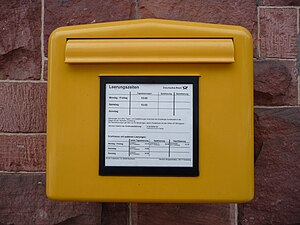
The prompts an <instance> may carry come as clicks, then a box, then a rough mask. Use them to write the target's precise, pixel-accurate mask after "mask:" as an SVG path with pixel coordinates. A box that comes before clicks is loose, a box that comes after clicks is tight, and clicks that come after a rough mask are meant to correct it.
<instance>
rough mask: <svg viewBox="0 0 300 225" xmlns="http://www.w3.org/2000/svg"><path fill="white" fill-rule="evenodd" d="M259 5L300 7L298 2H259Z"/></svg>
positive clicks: (268, 0) (282, 0) (262, 0)
mask: <svg viewBox="0 0 300 225" xmlns="http://www.w3.org/2000/svg"><path fill="white" fill-rule="evenodd" d="M259 5H272V6H300V1H299V0H259Z"/></svg>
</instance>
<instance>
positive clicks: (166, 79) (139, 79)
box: [99, 76, 200, 177]
mask: <svg viewBox="0 0 300 225" xmlns="http://www.w3.org/2000/svg"><path fill="white" fill-rule="evenodd" d="M99 78H100V79H99V80H100V124H99V131H100V132H99V140H100V141H99V164H100V165H99V175H100V176H178V177H193V176H199V89H198V86H199V80H200V77H199V76H99ZM106 83H119V84H120V83H121V84H132V83H135V84H193V166H192V167H153V166H152V167H150V166H149V167H144V166H143V167H141V166H138V167H134V166H130V167H129V166H105V132H106V131H105V114H106V113H105V110H106V108H105V105H106V104H105V103H106Z"/></svg>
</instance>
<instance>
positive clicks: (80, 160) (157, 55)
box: [46, 19, 254, 202]
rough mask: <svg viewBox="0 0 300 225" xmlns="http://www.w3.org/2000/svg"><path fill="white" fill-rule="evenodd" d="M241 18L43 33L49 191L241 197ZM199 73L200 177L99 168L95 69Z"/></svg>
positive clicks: (62, 195)
mask: <svg viewBox="0 0 300 225" xmlns="http://www.w3.org/2000/svg"><path fill="white" fill-rule="evenodd" d="M252 51H253V50H252V38H251V35H250V33H249V32H248V31H247V30H246V29H244V28H242V27H238V26H228V25H214V24H204V23H194V22H179V21H167V20H156V19H145V20H133V21H122V22H110V23H102V24H90V25H80V26H70V27H62V28H59V29H57V30H55V31H54V32H53V33H52V34H51V36H50V38H49V54H48V59H49V61H48V74H49V75H48V111H47V171H46V178H47V185H46V186H47V196H48V197H49V198H50V199H57V200H76V201H103V202H105V201H110V202H246V201H249V200H251V199H252V198H253V195H254V154H253V145H254V144H253V143H254V141H253V55H252ZM185 75H186V76H196V77H198V78H199V93H198V98H199V137H198V138H199V168H200V176H198V177H154V176H153V177H151V176H147V177H146V176H145V177H143V176H100V175H99V173H98V171H99V144H100V143H99V141H100V140H99V135H100V132H101V131H100V128H99V119H100V111H99V110H100V103H99V102H100V81H99V76H172V77H176V76H185Z"/></svg>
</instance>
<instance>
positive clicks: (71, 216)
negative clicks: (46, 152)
mask: <svg viewBox="0 0 300 225" xmlns="http://www.w3.org/2000/svg"><path fill="white" fill-rule="evenodd" d="M45 189H46V187H45V175H44V174H33V173H29V174H4V173H0V190H1V191H0V199H1V201H0V209H1V210H0V224H18V225H29V224H35V225H48V224H49V225H50V224H57V225H58V224H59V225H70V224H72V225H83V224H84V225H96V224H100V221H101V212H102V208H101V204H100V203H78V202H57V201H51V200H48V199H47V198H46V196H45Z"/></svg>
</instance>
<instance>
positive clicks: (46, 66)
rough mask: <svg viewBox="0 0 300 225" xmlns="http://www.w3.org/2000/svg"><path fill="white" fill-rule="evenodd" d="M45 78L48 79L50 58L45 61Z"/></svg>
mask: <svg viewBox="0 0 300 225" xmlns="http://www.w3.org/2000/svg"><path fill="white" fill-rule="evenodd" d="M44 80H48V60H45V62H44Z"/></svg>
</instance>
